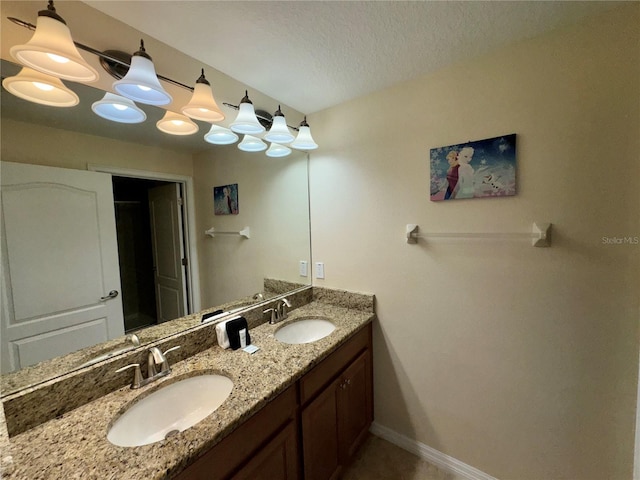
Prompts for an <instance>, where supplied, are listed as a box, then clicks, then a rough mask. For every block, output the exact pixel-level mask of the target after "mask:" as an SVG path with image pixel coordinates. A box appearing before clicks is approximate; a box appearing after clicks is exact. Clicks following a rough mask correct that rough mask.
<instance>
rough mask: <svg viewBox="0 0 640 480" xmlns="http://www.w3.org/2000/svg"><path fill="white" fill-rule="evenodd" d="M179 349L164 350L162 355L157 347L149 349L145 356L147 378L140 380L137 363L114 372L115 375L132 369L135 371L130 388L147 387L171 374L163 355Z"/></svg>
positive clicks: (140, 374)
mask: <svg viewBox="0 0 640 480" xmlns="http://www.w3.org/2000/svg"><path fill="white" fill-rule="evenodd" d="M179 348H180V345H177V346H175V347H172V348H170V349H169V350H166V351H165V352H164V353H163V352H162V351H160V349H159V348H158V347H151V348H150V349H149V353H148V354H147V378H142V373H141V372H140V364H139V363H131V364H129V365H125V366H124V367H122V368H119V369H118V370H116V373H119V372H123V371H125V370H128V369H130V368H134V369H135V370H134V372H133V382H131V388H140V387H144V386H145V385H148V384H149V383H151V382H153V381H155V380H158V379H159V378H162V377H165V376H167V375H169V374H170V373H171V367H170V366H169V362H168V360H167V357H166V356H165V355H166V354H167V353H169V352H173V351H174V350H177V349H179ZM158 365H159V366H160V371H159V372H158V369H157V366H158Z"/></svg>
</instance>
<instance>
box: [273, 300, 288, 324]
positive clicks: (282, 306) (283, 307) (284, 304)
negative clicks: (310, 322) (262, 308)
mask: <svg viewBox="0 0 640 480" xmlns="http://www.w3.org/2000/svg"><path fill="white" fill-rule="evenodd" d="M287 308H291V302H290V301H289V300H288V299H286V298H283V299H282V301H281V302H280V303H279V304H276V309H277V310H278V315H277V316H278V317H279V320H280V321H282V320H286V318H287V317H288V316H289V312H288V310H287Z"/></svg>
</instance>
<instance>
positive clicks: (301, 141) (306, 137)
mask: <svg viewBox="0 0 640 480" xmlns="http://www.w3.org/2000/svg"><path fill="white" fill-rule="evenodd" d="M291 146H292V147H293V148H296V149H298V150H315V149H316V148H318V144H317V143H316V142H314V141H313V138H312V137H311V129H310V128H309V126H308V125H306V126H303V125H301V126H300V130H299V131H298V136H297V137H296V139H295V140H294V141H293V143H292V144H291Z"/></svg>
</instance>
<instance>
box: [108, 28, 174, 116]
mask: <svg viewBox="0 0 640 480" xmlns="http://www.w3.org/2000/svg"><path fill="white" fill-rule="evenodd" d="M113 88H114V89H115V91H116V92H118V93H119V94H120V95H122V96H124V97H127V98H130V99H131V100H133V101H135V102H140V103H146V104H148V105H166V104H168V103H171V101H172V100H173V98H172V97H171V95H169V94H168V93H167V92H166V91H165V89H164V88H162V85H160V81H159V80H158V76H157V75H156V69H155V67H154V66H153V60H152V59H151V57H150V56H149V55H148V54H147V52H146V50H145V49H144V41H143V40H140V50H138V51H137V52H136V53H134V54H133V56H132V57H131V66H130V67H129V71H128V72H127V74H126V75H125V76H124V78H122V79H121V80H117V81H115V82H114V83H113Z"/></svg>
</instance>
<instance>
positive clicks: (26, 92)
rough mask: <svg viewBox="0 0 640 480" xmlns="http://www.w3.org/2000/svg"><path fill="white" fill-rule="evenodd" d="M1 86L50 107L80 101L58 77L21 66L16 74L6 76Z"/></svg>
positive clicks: (18, 95) (17, 95) (67, 105)
mask: <svg viewBox="0 0 640 480" xmlns="http://www.w3.org/2000/svg"><path fill="white" fill-rule="evenodd" d="M2 86H3V87H4V88H6V89H7V91H8V92H9V93H12V94H13V95H15V96H16V97H19V98H22V99H23V100H27V101H29V102H34V103H39V104H41V105H48V106H50V107H73V106H74V105H77V104H78V103H80V99H79V98H78V95H76V93H75V92H74V91H72V90H69V88H67V86H66V85H65V84H64V83H62V81H61V80H60V79H59V78H56V77H52V76H51V75H45V74H44V73H41V72H37V71H35V70H33V69H31V68H29V67H23V68H22V70H20V73H18V75H15V76H13V77H7V78H5V79H4V80H3V81H2Z"/></svg>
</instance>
